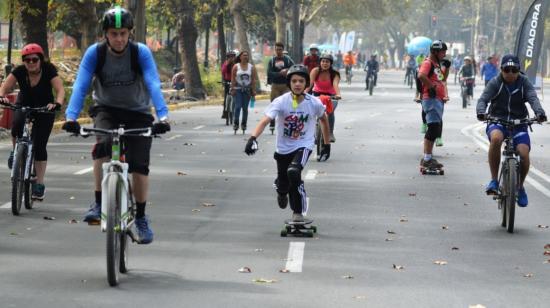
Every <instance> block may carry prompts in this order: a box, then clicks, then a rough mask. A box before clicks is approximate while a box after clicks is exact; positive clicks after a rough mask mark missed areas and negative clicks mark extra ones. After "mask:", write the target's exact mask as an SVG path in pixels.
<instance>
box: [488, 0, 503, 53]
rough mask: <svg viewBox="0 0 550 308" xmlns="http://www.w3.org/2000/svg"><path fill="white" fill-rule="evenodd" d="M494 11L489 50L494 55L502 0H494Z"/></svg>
mask: <svg viewBox="0 0 550 308" xmlns="http://www.w3.org/2000/svg"><path fill="white" fill-rule="evenodd" d="M495 5H496V11H495V23H494V27H495V31H494V32H493V40H492V43H491V49H492V53H496V46H497V40H498V38H499V36H498V33H499V27H500V12H501V6H502V0H496V4H495Z"/></svg>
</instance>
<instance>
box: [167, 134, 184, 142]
mask: <svg viewBox="0 0 550 308" xmlns="http://www.w3.org/2000/svg"><path fill="white" fill-rule="evenodd" d="M179 137H181V135H174V136H172V137H169V138H166V141H170V140H174V139H176V138H179Z"/></svg>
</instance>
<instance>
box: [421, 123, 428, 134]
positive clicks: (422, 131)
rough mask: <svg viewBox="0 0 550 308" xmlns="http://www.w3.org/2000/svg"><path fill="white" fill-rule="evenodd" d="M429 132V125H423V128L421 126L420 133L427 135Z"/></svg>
mask: <svg viewBox="0 0 550 308" xmlns="http://www.w3.org/2000/svg"><path fill="white" fill-rule="evenodd" d="M427 131H428V124H426V123H422V126H420V133H421V134H425V133H426V132H427Z"/></svg>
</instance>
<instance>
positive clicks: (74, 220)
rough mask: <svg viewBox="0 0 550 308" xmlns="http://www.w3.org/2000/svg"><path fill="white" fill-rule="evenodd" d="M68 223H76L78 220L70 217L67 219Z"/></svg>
mask: <svg viewBox="0 0 550 308" xmlns="http://www.w3.org/2000/svg"><path fill="white" fill-rule="evenodd" d="M69 223H70V224H77V223H78V220H76V219H71V220H69Z"/></svg>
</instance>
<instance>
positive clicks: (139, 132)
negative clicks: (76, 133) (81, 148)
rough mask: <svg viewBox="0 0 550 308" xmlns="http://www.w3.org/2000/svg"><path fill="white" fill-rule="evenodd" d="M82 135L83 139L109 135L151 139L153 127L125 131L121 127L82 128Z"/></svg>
mask: <svg viewBox="0 0 550 308" xmlns="http://www.w3.org/2000/svg"><path fill="white" fill-rule="evenodd" d="M80 135H81V136H82V137H88V136H90V135H109V136H117V137H120V136H130V135H131V136H142V137H151V136H153V133H152V128H151V127H144V128H130V129H125V128H124V127H119V128H115V129H104V128H87V127H81V128H80Z"/></svg>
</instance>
